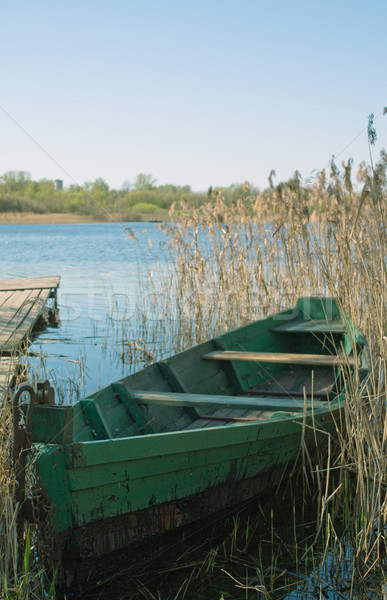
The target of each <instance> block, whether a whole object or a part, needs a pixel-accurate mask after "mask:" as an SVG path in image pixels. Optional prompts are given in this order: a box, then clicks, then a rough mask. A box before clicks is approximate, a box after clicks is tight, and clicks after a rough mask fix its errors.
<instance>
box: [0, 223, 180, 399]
mask: <svg viewBox="0 0 387 600" xmlns="http://www.w3.org/2000/svg"><path fill="white" fill-rule="evenodd" d="M128 227H129V228H130V231H129V232H128V230H127V228H128ZM169 261H170V255H169V253H168V250H167V239H166V236H165V234H164V233H163V232H162V231H160V228H159V226H158V224H156V223H98V224H97V223H95V224H86V225H85V224H80V225H1V226H0V278H1V279H8V278H13V277H15V278H19V277H41V276H48V275H60V276H61V282H60V287H59V290H58V308H59V319H60V326H59V327H58V328H55V327H48V328H46V329H45V330H44V331H42V332H40V333H38V335H37V336H36V337H35V338H34V340H33V343H32V345H31V346H30V355H31V356H30V364H31V366H32V367H33V368H36V369H38V370H39V372H40V373H41V374H42V376H45V373H46V375H47V376H48V377H49V378H50V379H51V380H52V381H53V383H54V385H55V384H56V385H58V386H59V387H62V388H63V390H64V391H63V392H62V396H63V397H62V399H63V400H69V399H70V400H74V399H75V397H74V396H76V395H77V394H78V393H79V394H81V395H84V394H89V393H92V392H93V391H95V389H97V387H101V386H104V385H107V384H109V383H110V382H111V381H114V380H116V379H117V378H120V377H123V376H124V375H125V374H127V373H128V372H129V370H130V368H129V367H128V366H127V365H125V361H123V360H122V355H123V347H124V346H123V345H125V343H126V341H127V336H129V337H130V336H131V337H132V339H133V340H137V338H138V334H139V331H138V320H137V316H136V303H137V299H138V298H139V297H141V295H142V294H144V293H145V292H144V289H145V287H146V281H147V280H148V279H149V278H150V277H152V276H153V275H154V274H155V272H160V270H164V269H168V268H169ZM144 282H145V283H144ZM154 318H158V315H157V314H155V315H154ZM123 337H124V338H125V339H123ZM171 350H172V349H171ZM67 394H68V396H69V397H68V398H64V395H67Z"/></svg>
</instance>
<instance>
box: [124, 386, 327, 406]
mask: <svg viewBox="0 0 387 600" xmlns="http://www.w3.org/2000/svg"><path fill="white" fill-rule="evenodd" d="M131 394H132V396H133V398H134V399H135V400H137V402H142V403H143V404H163V405H167V406H168V405H169V406H195V407H196V408H200V407H207V408H208V407H209V406H214V407H220V406H223V407H230V408H244V409H249V408H250V409H255V410H258V409H259V410H289V411H300V410H303V408H304V404H305V403H304V401H303V400H292V399H291V398H289V397H283V398H248V397H245V396H217V395H207V394H181V393H177V392H148V391H144V390H131ZM306 406H307V408H312V407H314V408H327V406H328V404H327V402H323V401H321V400H313V401H311V400H307V402H306Z"/></svg>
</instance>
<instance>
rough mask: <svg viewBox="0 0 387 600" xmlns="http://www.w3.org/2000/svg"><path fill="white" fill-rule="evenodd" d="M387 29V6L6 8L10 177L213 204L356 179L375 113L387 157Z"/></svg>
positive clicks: (269, 2) (12, 1) (94, 4)
mask: <svg viewBox="0 0 387 600" xmlns="http://www.w3.org/2000/svg"><path fill="white" fill-rule="evenodd" d="M386 28H387V2H386V0H364V1H363V0H361V1H360V0H335V1H333V0H324V1H323V0H319V1H316V0H66V1H59V0H34V1H32V0H1V2H0V52H1V54H0V56H1V70H0V90H1V94H0V174H3V173H4V172H6V171H10V170H25V171H28V172H30V173H31V176H32V178H33V179H40V178H45V177H47V178H49V179H56V178H59V179H63V180H64V183H65V185H69V184H70V183H74V182H77V183H80V184H83V183H84V182H86V181H94V180H95V179H96V178H98V177H102V178H103V179H104V180H105V181H106V182H107V183H108V184H109V186H110V187H112V188H120V187H121V185H122V184H123V182H124V181H125V180H128V179H129V180H132V181H133V180H134V178H135V176H136V175H137V174H138V173H140V172H142V173H147V174H148V173H149V174H152V175H153V176H154V177H155V178H156V179H157V181H158V183H159V184H164V183H173V184H176V185H185V184H187V185H191V187H192V188H193V189H194V190H206V189H207V188H208V187H209V186H210V185H213V186H228V185H230V184H231V183H237V182H243V181H245V180H248V181H251V182H253V183H254V184H255V185H257V186H259V187H261V188H263V187H266V185H267V177H268V175H269V172H270V170H271V169H275V170H276V173H277V182H278V181H279V180H283V179H286V178H288V177H289V176H290V175H291V174H292V173H293V172H294V171H295V170H296V169H297V170H299V171H300V172H301V174H302V175H303V176H304V177H308V176H310V174H311V172H312V171H313V169H316V170H320V169H321V168H323V167H325V166H327V164H328V163H329V160H330V158H331V156H332V154H335V155H336V156H337V162H338V163H341V161H342V160H347V159H348V157H353V159H354V163H355V165H356V166H357V165H358V163H359V162H360V161H361V160H363V159H365V160H368V146H367V137H366V131H365V128H366V126H367V117H368V115H369V113H371V112H373V113H374V114H375V116H377V115H379V116H378V117H377V119H376V121H375V125H376V128H377V132H378V144H379V148H380V147H384V148H385V147H386V146H387V144H386V139H387V115H385V116H383V115H381V113H382V111H383V108H384V106H387V35H386ZM361 132H362V133H361ZM359 134H361V135H359ZM351 142H352V143H351ZM347 146H348V147H347Z"/></svg>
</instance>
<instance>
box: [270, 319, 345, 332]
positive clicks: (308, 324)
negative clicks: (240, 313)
mask: <svg viewBox="0 0 387 600" xmlns="http://www.w3.org/2000/svg"><path fill="white" fill-rule="evenodd" d="M271 331H274V332H278V331H279V332H281V331H287V332H290V333H292V332H300V333H325V334H329V333H346V331H347V328H346V326H345V325H344V323H343V322H342V321H339V320H335V321H332V320H328V319H317V320H316V319H314V320H310V321H302V320H300V319H296V320H294V321H288V322H286V323H282V324H281V325H276V326H275V327H272V328H271Z"/></svg>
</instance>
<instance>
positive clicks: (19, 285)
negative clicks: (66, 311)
mask: <svg viewBox="0 0 387 600" xmlns="http://www.w3.org/2000/svg"><path fill="white" fill-rule="evenodd" d="M59 282H60V276H59V275H54V276H50V277H26V278H23V279H0V291H10V290H36V289H40V290H45V289H55V288H57V287H58V286H59Z"/></svg>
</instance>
